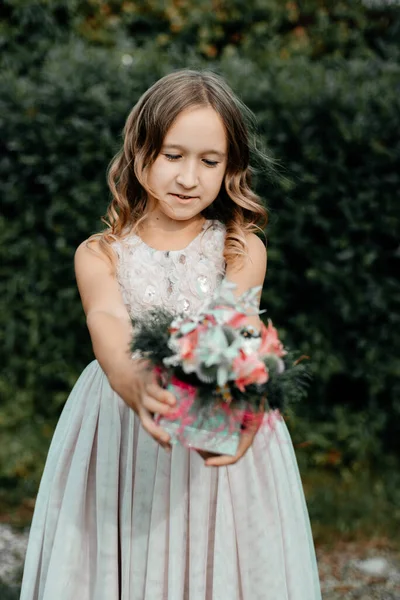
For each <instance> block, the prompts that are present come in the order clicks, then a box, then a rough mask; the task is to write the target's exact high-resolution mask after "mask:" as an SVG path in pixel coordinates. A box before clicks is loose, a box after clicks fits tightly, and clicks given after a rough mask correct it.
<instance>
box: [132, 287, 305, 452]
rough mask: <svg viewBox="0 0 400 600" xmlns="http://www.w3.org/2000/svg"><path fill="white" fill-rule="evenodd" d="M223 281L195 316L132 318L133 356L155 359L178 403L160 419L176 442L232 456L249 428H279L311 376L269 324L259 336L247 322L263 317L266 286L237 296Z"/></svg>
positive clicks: (162, 313)
mask: <svg viewBox="0 0 400 600" xmlns="http://www.w3.org/2000/svg"><path fill="white" fill-rule="evenodd" d="M235 287H236V285H235V284H233V283H231V282H229V281H227V280H224V281H223V282H222V283H221V285H220V287H219V288H218V289H217V290H216V292H215V293H214V295H213V297H212V298H211V299H210V300H209V301H207V302H206V303H204V304H203V306H202V307H201V309H200V310H199V311H198V312H197V313H196V314H194V315H190V316H189V315H172V314H171V313H169V312H167V311H165V310H163V309H155V310H151V311H148V312H146V313H145V314H144V315H143V316H141V317H140V318H136V319H134V320H133V326H134V332H135V333H134V338H133V341H132V346H131V349H132V351H133V353H134V356H141V357H143V358H146V359H148V360H150V362H151V364H152V365H153V367H154V370H155V372H156V374H157V376H158V377H159V379H160V381H161V384H162V385H163V386H164V387H165V388H167V389H168V390H169V391H171V392H172V393H173V394H174V395H175V396H176V398H177V406H176V409H174V410H173V411H171V413H170V414H169V415H168V416H163V417H160V416H159V415H158V416H157V415H156V417H155V418H156V420H157V422H158V423H159V424H160V425H161V426H162V427H163V429H165V430H166V431H167V432H168V433H169V434H170V436H171V441H172V442H173V443H174V442H175V443H181V444H183V445H184V446H186V447H193V448H197V449H199V450H207V451H209V452H215V453H218V454H228V455H232V456H233V455H235V454H236V451H237V447H238V443H239V439H240V433H241V431H242V430H244V429H246V427H248V426H249V425H250V424H251V423H254V422H256V423H257V425H261V424H262V423H265V424H268V425H269V426H270V427H273V426H274V423H275V422H276V420H277V419H280V418H282V412H283V410H284V409H285V407H286V406H287V405H288V404H289V403H290V402H291V401H292V400H297V399H298V398H299V397H301V396H302V395H303V394H304V391H305V387H306V382H307V380H308V378H309V371H308V369H307V368H306V367H305V366H304V364H301V360H302V358H304V357H301V358H299V359H297V360H294V358H295V356H294V353H293V352H290V351H289V350H288V349H285V348H284V347H283V344H282V342H281V341H280V340H279V338H278V334H277V331H276V329H275V327H274V326H273V325H272V322H271V320H270V319H268V325H267V326H266V325H264V324H262V325H261V330H260V332H259V333H258V334H257V333H256V332H255V330H254V328H252V327H249V326H248V325H246V323H247V317H248V316H251V315H257V314H260V313H261V312H262V311H259V310H258V301H257V296H258V292H259V291H260V289H261V286H257V287H253V288H251V289H249V290H248V291H247V292H245V293H244V294H242V295H241V296H240V297H239V298H237V297H235V296H234V293H233V291H234V289H235Z"/></svg>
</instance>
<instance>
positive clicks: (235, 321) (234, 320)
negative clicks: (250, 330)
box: [226, 312, 247, 329]
mask: <svg viewBox="0 0 400 600" xmlns="http://www.w3.org/2000/svg"><path fill="white" fill-rule="evenodd" d="M246 322H247V315H245V314H243V313H239V312H235V313H234V314H233V316H232V317H230V319H229V320H228V321H227V323H226V324H227V325H229V326H230V327H234V328H235V329H241V328H242V327H243V326H244V325H246Z"/></svg>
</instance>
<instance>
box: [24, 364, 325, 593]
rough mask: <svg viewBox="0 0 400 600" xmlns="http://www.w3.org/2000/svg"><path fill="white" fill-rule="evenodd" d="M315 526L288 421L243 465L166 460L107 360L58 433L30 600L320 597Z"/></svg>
mask: <svg viewBox="0 0 400 600" xmlns="http://www.w3.org/2000/svg"><path fill="white" fill-rule="evenodd" d="M320 599H321V592H320V585H319V578H318V569H317V562H316V556H315V549H314V544H313V540H312V535H311V528H310V521H309V516H308V512H307V507H306V503H305V498H304V493H303V488H302V483H301V479H300V475H299V470H298V466H297V461H296V457H295V454H294V450H293V445H292V442H291V438H290V435H289V432H288V430H287V427H286V424H285V422H284V421H283V420H282V421H279V422H278V424H277V426H276V428H275V429H274V430H270V429H268V428H264V429H261V430H260V431H259V432H258V433H257V436H256V438H255V440H254V443H253V446H252V447H251V448H250V449H249V450H248V452H247V453H246V455H245V456H244V457H243V459H242V460H240V461H239V462H238V463H237V464H235V465H231V466H228V467H220V468H215V467H205V466H204V462H203V460H202V458H201V457H200V456H199V455H198V454H197V453H196V452H195V451H193V450H187V449H185V448H182V447H180V446H174V447H173V450H172V453H171V454H167V453H166V452H165V451H164V450H163V449H162V448H161V447H159V446H158V444H157V443H156V442H155V441H154V440H153V439H152V438H151V437H150V436H149V435H148V434H147V433H146V432H145V431H144V430H143V428H142V427H141V426H140V423H139V420H138V418H137V416H136V415H135V413H134V412H133V411H132V410H131V409H129V408H128V407H127V406H126V404H125V403H124V402H123V401H122V400H121V398H119V396H118V395H117V394H115V393H114V392H113V390H112V389H111V388H110V386H109V383H108V380H107V378H106V376H105V375H104V373H103V371H102V369H101V368H100V366H99V364H98V363H97V361H94V362H92V363H91V364H90V365H88V367H87V368H86V369H85V370H84V371H83V373H82V375H81V376H80V378H79V380H78V381H77V383H76V385H75V387H74V389H73V390H72V393H71V395H70V397H69V399H68V401H67V403H66V405H65V408H64V410H63V413H62V415H61V417H60V420H59V423H58V425H57V428H56V431H55V434H54V437H53V440H52V443H51V446H50V450H49V454H48V458H47V462H46V466H45V469H44V473H43V477H42V481H41V484H40V489H39V493H38V497H37V502H36V508H35V513H34V517H33V522H32V526H31V531H30V537H29V545H28V550H27V555H26V560H25V569H24V577H23V584H22V592H21V600H320Z"/></svg>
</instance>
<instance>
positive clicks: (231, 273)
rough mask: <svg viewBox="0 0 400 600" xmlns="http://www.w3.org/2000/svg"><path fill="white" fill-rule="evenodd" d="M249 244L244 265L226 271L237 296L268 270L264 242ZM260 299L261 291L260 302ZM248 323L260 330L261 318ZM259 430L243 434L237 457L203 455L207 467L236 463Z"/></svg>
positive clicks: (253, 239)
mask: <svg viewBox="0 0 400 600" xmlns="http://www.w3.org/2000/svg"><path fill="white" fill-rule="evenodd" d="M247 243H248V255H247V257H246V259H245V260H244V261H243V262H242V264H240V267H238V266H236V265H230V266H228V267H227V270H226V279H228V280H229V281H232V282H233V283H236V285H237V287H236V290H235V295H237V296H239V295H240V294H243V292H245V291H247V290H248V289H249V288H251V287H255V286H259V285H262V284H263V283H264V279H265V273H266V270H267V251H266V249H265V246H264V244H263V242H262V241H261V240H260V239H259V238H258V237H257V236H256V235H255V234H253V233H251V234H249V235H248V237H247ZM260 298H261V291H260V294H259V300H260ZM248 323H249V325H253V326H254V327H255V328H256V329H259V328H260V326H261V321H260V317H259V316H258V315H256V316H252V317H248ZM257 430H258V427H257V426H252V427H251V428H249V429H246V431H244V432H243V433H242V434H241V439H240V442H239V447H238V451H237V453H236V455H235V456H218V457H214V458H207V455H205V454H203V455H202V456H203V457H204V458H207V460H206V465H207V466H213V467H222V466H227V465H231V464H234V463H236V462H237V461H238V460H240V458H242V456H244V454H245V453H246V452H247V450H248V449H249V448H250V446H251V444H252V443H253V439H254V437H255V435H256V433H257Z"/></svg>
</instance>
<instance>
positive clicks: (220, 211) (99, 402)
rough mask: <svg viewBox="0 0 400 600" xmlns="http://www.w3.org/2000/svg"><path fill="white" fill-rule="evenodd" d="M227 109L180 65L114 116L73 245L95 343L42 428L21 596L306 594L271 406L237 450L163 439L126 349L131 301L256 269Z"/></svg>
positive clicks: (240, 278) (310, 574) (167, 397)
mask: <svg viewBox="0 0 400 600" xmlns="http://www.w3.org/2000/svg"><path fill="white" fill-rule="evenodd" d="M242 109H243V107H242V106H241V104H240V102H239V101H238V99H237V98H236V97H235V96H234V95H233V92H232V91H231V90H230V89H229V88H228V86H227V85H226V84H225V83H224V81H222V80H221V79H220V78H219V77H217V76H216V75H214V74H212V73H209V72H196V71H189V70H183V71H178V72H175V73H172V74H170V75H168V76H166V77H164V78H162V79H161V80H160V81H158V82H157V83H155V84H154V85H153V86H152V87H151V88H150V89H149V90H148V91H147V92H146V93H145V94H144V95H143V96H142V97H141V98H140V100H139V102H138V103H137V104H136V105H135V106H134V108H133V109H132V111H131V113H130V115H129V117H128V120H127V122H126V126H125V130H124V145H123V148H122V150H121V151H120V153H119V154H118V155H117V157H116V158H115V159H114V161H113V162H112V164H111V167H110V171H109V185H110V189H111V192H112V202H111V205H110V207H109V210H108V225H109V227H108V229H106V231H104V232H103V233H102V234H99V235H97V236H94V237H93V238H90V239H89V241H88V242H85V243H83V244H82V245H81V246H80V247H79V248H78V250H77V252H76V275H77V281H78V287H79V291H80V294H81V298H82V303H83V307H84V310H85V313H86V317H87V324H88V328H89V331H90V335H91V339H92V343H93V350H94V354H95V356H96V360H95V361H93V362H92V363H91V364H90V365H89V366H88V367H87V368H86V369H85V371H84V372H83V373H82V375H81V377H80V378H79V380H78V382H77V383H76V385H75V387H74V389H73V391H72V393H71V395H70V397H69V399H68V401H67V403H66V406H65V408H64V411H63V413H62V415H61V418H60V421H59V423H58V426H57V429H56V432H55V434H54V438H53V441H52V444H51V447H50V451H49V455H48V459H47V463H46V467H45V470H44V473H43V478H42V482H41V485H40V490H39V494H38V498H37V503H36V509H35V514H34V518H33V522H32V528H31V533H30V540H29V546H28V551H27V556H26V562H25V571H24V578H23V584H22V594H21V600H117V599H121V600H257V599H260V600H261V599H262V600H317V599H320V598H321V594H320V587H319V581H318V570H317V563H316V557H315V551H314V546H313V541H312V537H311V529H310V522H309V517H308V513H307V508H306V504H305V499H304V494H303V489H302V484H301V480H300V476H299V471H298V467H297V462H296V458H295V454H294V451H293V446H292V443H291V439H290V437H289V433H288V430H287V428H286V425H285V423H284V421H283V420H282V421H279V422H278V424H277V426H276V428H275V430H272V431H271V430H270V429H269V428H267V427H261V428H260V429H259V430H258V432H256V431H246V432H245V433H244V434H242V438H241V443H240V446H239V450H238V453H237V455H236V456H235V457H227V456H213V457H211V456H210V455H206V454H205V453H200V452H196V451H193V450H188V449H186V448H183V447H180V446H173V447H171V444H170V440H169V437H168V435H167V433H166V432H164V431H163V430H162V429H161V428H160V427H158V426H157V425H156V424H155V423H154V421H153V419H152V415H153V414H154V413H161V414H166V413H167V412H168V411H169V410H171V407H173V405H174V403H175V398H174V397H173V396H172V395H171V394H170V393H169V392H167V391H165V390H163V389H162V388H161V387H159V386H158V385H157V383H156V382H155V381H154V380H153V379H151V376H150V375H149V373H148V372H147V371H146V370H145V368H144V367H142V363H141V361H139V360H134V359H133V358H132V357H131V356H130V354H129V352H128V347H129V343H130V340H131V336H132V330H131V321H130V316H132V315H136V314H137V313H141V312H142V311H145V310H148V309H149V308H152V307H154V306H164V307H165V308H167V309H169V310H172V311H174V312H182V311H183V312H187V313H191V312H192V311H196V309H197V308H198V307H199V305H200V304H201V303H202V302H203V300H204V297H205V296H207V295H209V294H211V293H212V292H213V291H214V289H215V288H216V286H217V285H218V284H219V283H220V282H221V280H222V278H223V277H224V276H225V277H227V278H228V279H230V280H232V281H234V282H235V283H236V284H237V293H238V294H240V293H242V292H243V291H245V290H246V289H248V288H249V287H252V286H256V285H261V284H262V283H263V281H264V276H265V271H266V250H265V247H264V244H263V243H262V242H261V240H260V239H259V238H258V237H257V236H256V235H255V233H254V231H256V230H257V223H261V224H265V222H266V218H265V217H266V214H265V210H264V209H263V208H262V205H261V202H260V200H259V198H258V197H257V196H256V195H255V194H254V193H253V192H252V191H251V189H250V187H249V182H250V176H249V141H248V139H249V137H248V132H247V129H246V125H245V122H244V118H243V110H242ZM249 322H250V323H252V324H253V326H254V325H255V326H257V325H258V324H259V323H260V321H259V318H258V317H251V318H249Z"/></svg>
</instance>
